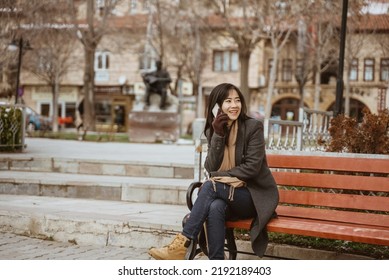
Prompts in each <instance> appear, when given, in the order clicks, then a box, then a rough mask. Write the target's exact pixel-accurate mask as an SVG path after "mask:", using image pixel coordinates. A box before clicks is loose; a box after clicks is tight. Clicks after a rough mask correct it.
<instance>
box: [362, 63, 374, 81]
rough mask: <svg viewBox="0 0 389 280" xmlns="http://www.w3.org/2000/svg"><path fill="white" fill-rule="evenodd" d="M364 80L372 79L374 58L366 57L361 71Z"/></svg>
mask: <svg viewBox="0 0 389 280" xmlns="http://www.w3.org/2000/svg"><path fill="white" fill-rule="evenodd" d="M363 80H364V81H374V59H372V58H366V59H365V66H364V71H363Z"/></svg>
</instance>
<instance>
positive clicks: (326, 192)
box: [187, 153, 389, 259]
mask: <svg viewBox="0 0 389 280" xmlns="http://www.w3.org/2000/svg"><path fill="white" fill-rule="evenodd" d="M326 154H328V155H326ZM267 160H268V164H269V167H270V168H271V169H272V172H273V176H274V178H275V180H276V182H277V185H278V187H279V193H280V202H279V205H278V207H277V209H276V212H277V214H278V217H277V218H274V219H271V220H270V221H269V223H268V225H267V230H268V231H269V232H278V233H287V234H297V235H303V236H313V237H320V238H328V239H339V240H348V241H353V242H362V243H368V244H375V245H383V246H389V157H385V156H382V157H380V156H378V157H375V158H372V157H370V158H369V157H366V156H365V157H364V156H362V155H356V156H352V155H346V156H344V155H337V156H336V155H335V154H333V153H322V154H320V155H319V156H318V155H307V154H298V155H292V154H268V155H267ZM199 186H201V182H195V183H192V184H191V186H190V187H189V189H188V193H187V204H188V208H189V209H191V207H192V197H193V192H194V190H195V189H196V188H198V187H199ZM251 222H252V220H239V221H227V222H226V251H227V254H228V257H229V259H236V256H237V253H243V252H240V251H238V250H237V247H236V244H235V237H234V229H245V230H248V229H250V225H251ZM205 243H206V242H205V238H204V236H202V237H201V236H200V238H199V244H192V246H191V248H189V249H190V250H188V251H190V253H188V254H187V257H188V258H189V259H192V258H194V257H195V256H196V254H198V253H199V252H200V251H203V252H204V253H205V254H206V253H207V252H206V244H205ZM244 253H246V252H244Z"/></svg>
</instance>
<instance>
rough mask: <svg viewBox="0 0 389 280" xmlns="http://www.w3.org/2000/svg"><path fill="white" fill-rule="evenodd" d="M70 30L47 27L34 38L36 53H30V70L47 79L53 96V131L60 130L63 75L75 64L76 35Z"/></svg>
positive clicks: (28, 64)
mask: <svg viewBox="0 0 389 280" xmlns="http://www.w3.org/2000/svg"><path fill="white" fill-rule="evenodd" d="M70 32H71V31H70V30H66V29H64V30H61V29H57V28H54V27H52V28H50V27H49V28H46V29H45V30H41V32H39V34H38V35H37V36H36V37H35V38H34V41H33V44H34V55H30V58H29V61H28V63H27V66H28V70H29V71H30V72H32V73H33V74H34V75H36V76H37V77H39V78H41V79H42V80H44V81H46V82H47V83H48V85H49V86H50V87H51V90H52V97H53V123H52V127H53V131H54V132H57V131H58V118H57V116H58V106H57V104H58V99H59V88H60V84H61V81H62V79H63V77H64V76H65V75H66V74H67V73H68V72H69V69H70V67H71V66H72V65H73V64H74V61H73V59H72V56H71V54H72V52H73V50H74V37H73V36H72V34H71V33H70Z"/></svg>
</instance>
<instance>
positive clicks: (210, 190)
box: [149, 83, 279, 260]
mask: <svg viewBox="0 0 389 280" xmlns="http://www.w3.org/2000/svg"><path fill="white" fill-rule="evenodd" d="M215 106H216V107H217V106H219V107H220V109H219V110H218V113H217V115H216V116H215V115H214V112H212V111H213V108H214V107H215ZM206 114H207V115H206V124H205V129H204V134H205V136H206V138H207V142H208V153H207V158H206V160H205V165H204V166H205V169H206V171H207V173H208V177H209V179H208V180H207V181H205V182H204V183H203V184H202V186H201V188H200V191H199V193H198V197H197V199H196V201H195V203H194V205H193V208H192V209H191V213H190V215H189V217H188V219H186V222H185V225H184V228H183V230H182V232H181V233H180V234H178V235H177V236H176V238H175V239H174V240H173V242H172V243H171V244H170V245H168V246H165V247H162V248H152V249H150V251H149V253H150V255H151V256H152V257H153V258H155V259H184V258H185V257H186V258H190V256H188V255H187V254H186V253H187V249H186V248H187V247H191V246H192V245H191V244H193V243H194V242H196V241H197V238H198V236H199V233H200V232H202V231H203V229H204V224H205V228H206V231H205V232H206V237H207V255H208V257H209V259H211V260H217V259H224V257H225V256H224V240H225V221H226V219H248V218H253V219H254V222H253V224H252V227H251V228H250V233H251V241H252V247H253V250H254V252H255V253H256V254H257V255H258V256H263V254H264V252H265V250H266V248H267V244H268V237H267V231H266V224H267V222H268V221H269V220H270V218H271V217H272V216H273V215H274V211H275V208H276V206H277V203H278V197H279V196H278V190H277V185H276V183H275V181H274V178H273V175H272V173H271V172H270V169H269V167H268V165H267V161H266V155H265V140H264V135H263V124H262V123H261V122H260V121H258V120H256V119H253V118H250V117H249V116H248V115H247V106H246V103H245V101H244V97H243V94H242V93H241V91H240V90H239V89H238V88H237V87H236V86H234V85H232V84H228V83H223V84H220V85H218V86H216V87H215V88H214V89H213V90H212V92H211V94H210V96H209V104H208V108H207V113H206Z"/></svg>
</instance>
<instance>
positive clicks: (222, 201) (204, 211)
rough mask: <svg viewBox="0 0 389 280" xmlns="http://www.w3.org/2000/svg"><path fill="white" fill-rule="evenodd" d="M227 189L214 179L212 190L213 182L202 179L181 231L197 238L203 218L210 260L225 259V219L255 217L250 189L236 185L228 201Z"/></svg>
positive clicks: (228, 189)
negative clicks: (202, 182)
mask: <svg viewBox="0 0 389 280" xmlns="http://www.w3.org/2000/svg"><path fill="white" fill-rule="evenodd" d="M230 188H231V187H230V186H229V185H227V184H224V183H220V182H216V191H215V189H214V186H213V184H212V182H210V181H207V182H205V183H204V184H203V186H202V187H201V190H200V192H199V193H198V196H197V199H196V201H195V203H194V205H193V208H192V211H191V213H190V216H189V219H188V220H187V222H186V223H185V226H184V229H183V231H182V234H183V235H184V236H186V237H187V238H189V239H197V236H198V234H199V233H200V231H201V228H202V226H203V224H204V222H205V221H206V222H207V223H206V225H207V237H208V257H209V259H211V260H223V259H224V239H225V225H224V223H225V220H226V218H228V219H231V218H237V219H247V218H253V217H255V216H256V210H255V206H254V203H253V200H252V199H251V195H250V192H249V190H248V189H247V188H246V187H242V188H236V189H235V193H234V196H233V199H232V200H229V199H228V196H229V193H230ZM227 210H228V211H227ZM227 212H228V216H227V217H226V215H227Z"/></svg>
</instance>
